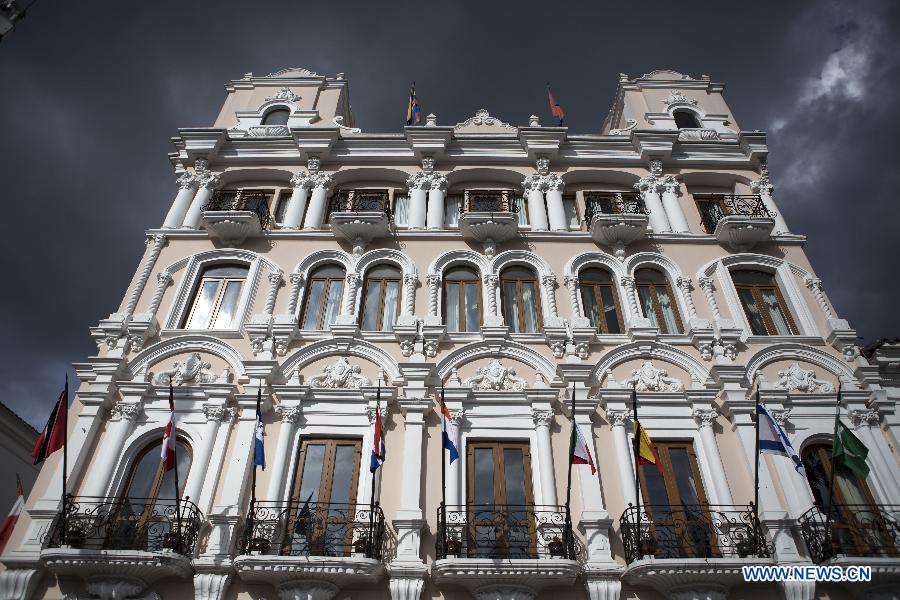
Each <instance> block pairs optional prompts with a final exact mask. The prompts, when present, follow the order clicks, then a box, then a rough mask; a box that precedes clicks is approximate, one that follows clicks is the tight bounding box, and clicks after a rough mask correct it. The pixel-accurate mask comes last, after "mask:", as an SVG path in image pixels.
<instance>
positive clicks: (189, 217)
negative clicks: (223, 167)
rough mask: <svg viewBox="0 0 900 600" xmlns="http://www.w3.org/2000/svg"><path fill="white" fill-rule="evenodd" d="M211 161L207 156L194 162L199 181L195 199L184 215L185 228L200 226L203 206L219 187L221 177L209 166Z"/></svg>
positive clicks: (195, 173) (183, 224) (195, 174)
mask: <svg viewBox="0 0 900 600" xmlns="http://www.w3.org/2000/svg"><path fill="white" fill-rule="evenodd" d="M208 165H209V162H208V161H207V160H206V159H205V158H198V159H197V162H196V163H194V179H195V180H196V181H197V193H196V194H194V201H193V202H191V207H190V208H189V209H188V211H187V214H186V215H185V216H184V222H183V223H182V224H181V226H182V227H183V228H185V229H197V227H199V226H200V217H201V216H202V215H203V207H204V206H206V203H207V202H209V199H210V198H211V197H212V195H213V192H214V191H215V189H216V188H217V187H219V180H220V177H219V175H218V174H216V173H213V172H211V171H210V170H209V168H208Z"/></svg>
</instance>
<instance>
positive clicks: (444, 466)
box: [438, 385, 447, 554]
mask: <svg viewBox="0 0 900 600" xmlns="http://www.w3.org/2000/svg"><path fill="white" fill-rule="evenodd" d="M444 406H446V405H445V404H444V386H443V385H442V386H441V406H440V409H439V410H440V413H441V522H440V523H438V528H439V529H440V531H438V535H439V536H441V540H440V541H441V545H442V546H443V548H444V553H445V554H446V553H447V539H446V535H447V531H446V528H447V457H446V452H447V449H446V448H445V447H444V438H446V437H447V421H446V420H445V419H444Z"/></svg>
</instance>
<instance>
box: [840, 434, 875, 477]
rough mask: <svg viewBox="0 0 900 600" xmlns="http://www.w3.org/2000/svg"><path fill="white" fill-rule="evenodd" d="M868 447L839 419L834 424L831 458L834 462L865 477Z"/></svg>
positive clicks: (867, 471) (866, 473)
mask: <svg viewBox="0 0 900 600" xmlns="http://www.w3.org/2000/svg"><path fill="white" fill-rule="evenodd" d="M868 454H869V449H868V448H866V446H865V444H863V443H862V442H861V441H859V438H858V437H856V436H855V435H853V432H852V431H850V428H849V427H847V426H846V425H844V424H843V423H842V422H841V421H840V420H838V421H837V423H836V424H835V436H834V449H833V454H832V456H833V460H834V464H835V465H836V466H837V465H843V466H845V467H847V468H848V469H850V470H851V471H855V472H857V473H859V474H860V475H862V476H863V478H865V477H866V476H868V474H869V465H867V464H866V456H868Z"/></svg>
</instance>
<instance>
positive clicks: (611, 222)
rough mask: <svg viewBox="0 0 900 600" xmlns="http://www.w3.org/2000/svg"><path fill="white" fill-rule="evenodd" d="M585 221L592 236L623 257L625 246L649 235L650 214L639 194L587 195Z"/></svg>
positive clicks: (604, 193) (593, 193)
mask: <svg viewBox="0 0 900 600" xmlns="http://www.w3.org/2000/svg"><path fill="white" fill-rule="evenodd" d="M585 204H586V209H585V213H584V219H585V221H586V222H587V225H588V229H589V230H590V232H591V237H592V238H593V240H594V241H595V242H597V243H598V244H600V245H602V246H608V247H610V248H612V249H613V252H614V253H615V255H616V256H617V257H619V258H620V259H621V258H624V256H625V247H626V246H628V244H630V243H632V242H636V241H638V240H640V239H643V238H644V237H646V235H647V224H648V223H649V221H650V217H649V216H648V214H649V211H648V210H647V207H646V206H645V205H644V201H643V199H642V198H641V196H640V195H639V194H633V193H606V192H586V193H585Z"/></svg>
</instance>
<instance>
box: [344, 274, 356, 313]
mask: <svg viewBox="0 0 900 600" xmlns="http://www.w3.org/2000/svg"><path fill="white" fill-rule="evenodd" d="M359 279H360V277H359V274H358V273H347V275H346V277H344V281H345V282H346V289H345V290H344V306H343V307H342V308H341V314H343V315H353V313H354V312H356V291H357V288H358V287H359Z"/></svg>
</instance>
